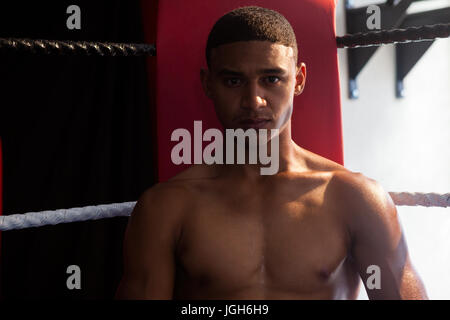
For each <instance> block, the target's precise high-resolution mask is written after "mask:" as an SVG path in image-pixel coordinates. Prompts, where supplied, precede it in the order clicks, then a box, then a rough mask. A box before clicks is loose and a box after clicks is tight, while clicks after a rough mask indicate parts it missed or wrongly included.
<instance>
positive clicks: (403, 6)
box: [345, 0, 414, 99]
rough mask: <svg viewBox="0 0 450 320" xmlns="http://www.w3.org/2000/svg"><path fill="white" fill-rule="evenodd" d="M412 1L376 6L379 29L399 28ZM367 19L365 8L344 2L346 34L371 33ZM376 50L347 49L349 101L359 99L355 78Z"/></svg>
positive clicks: (349, 0) (351, 2) (392, 0)
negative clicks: (379, 13) (377, 8)
mask: <svg viewBox="0 0 450 320" xmlns="http://www.w3.org/2000/svg"><path fill="white" fill-rule="evenodd" d="M413 1H414V0H397V1H394V0H388V1H387V2H386V3H383V4H378V7H379V8H380V10H381V29H393V28H397V27H398V26H400V24H401V23H402V22H403V20H404V19H405V17H406V10H407V9H408V7H409V6H410V5H411V3H412V2H413ZM367 18H368V16H367V7H361V8H354V7H353V1H351V0H346V1H345V19H346V26H347V34H354V33H358V32H367V31H372V30H368V29H367ZM377 49H378V47H368V48H351V49H347V50H348V54H347V60H348V71H349V72H348V74H349V86H348V88H349V98H350V99H357V98H358V97H359V90H358V84H357V82H356V78H357V76H358V74H359V73H360V72H361V70H362V69H363V68H364V66H365V65H366V64H367V62H368V61H369V60H370V59H371V58H372V56H373V54H374V53H375V52H376V51H377Z"/></svg>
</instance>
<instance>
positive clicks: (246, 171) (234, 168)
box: [221, 126, 307, 182]
mask: <svg viewBox="0 0 450 320" xmlns="http://www.w3.org/2000/svg"><path fill="white" fill-rule="evenodd" d="M272 142H273V141H272V140H271V141H269V142H268V143H267V149H266V150H267V154H268V156H269V157H272V156H273V155H272V154H271V150H272V148H271V144H272ZM278 145H279V148H278V150H277V152H278V157H277V161H278V170H277V172H276V173H275V174H278V173H283V172H290V171H306V170H307V166H306V161H305V156H304V152H303V149H302V148H301V147H299V146H298V145H297V144H296V143H295V142H294V141H293V140H292V138H291V130H290V126H288V127H287V128H285V130H283V131H281V132H280V134H279V135H278ZM248 153H249V149H248V148H247V149H246V158H245V159H246V161H245V162H246V163H245V164H237V163H236V158H237V157H236V150H235V153H234V157H235V159H234V160H235V161H234V162H233V163H232V164H224V165H223V168H222V170H221V171H222V173H223V176H226V177H228V178H235V179H244V180H248V181H253V182H256V181H258V180H261V179H264V178H265V177H267V176H265V175H262V174H261V168H264V167H267V166H268V165H267V164H263V163H261V162H260V161H259V158H258V161H257V163H256V164H249V163H248V159H249V156H248ZM273 158H274V157H272V159H273ZM269 176H270V175H269Z"/></svg>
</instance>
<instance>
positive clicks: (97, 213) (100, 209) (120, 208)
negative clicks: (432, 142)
mask: <svg viewBox="0 0 450 320" xmlns="http://www.w3.org/2000/svg"><path fill="white" fill-rule="evenodd" d="M389 194H390V196H391V197H392V200H394V203H395V204H396V205H397V206H425V207H444V208H446V207H450V193H446V194H437V193H418V192H416V193H408V192H389ZM135 204H136V201H131V202H124V203H112V204H101V205H97V206H87V207H80V208H71V209H60V210H54V211H51V210H47V211H40V212H28V213H23V214H12V215H7V216H0V231H7V230H13V229H25V228H31V227H40V226H45V225H55V224H59V223H68V222H76V221H86V220H97V219H104V218H113V217H125V216H130V214H131V212H132V211H133V208H134V206H135Z"/></svg>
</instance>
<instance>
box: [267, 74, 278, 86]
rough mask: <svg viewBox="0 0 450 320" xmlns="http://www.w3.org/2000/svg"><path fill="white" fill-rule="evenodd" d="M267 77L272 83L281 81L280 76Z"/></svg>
mask: <svg viewBox="0 0 450 320" xmlns="http://www.w3.org/2000/svg"><path fill="white" fill-rule="evenodd" d="M266 79H267V82H269V83H272V84H273V83H277V82H278V81H280V78H278V77H276V76H269V77H267V78H266Z"/></svg>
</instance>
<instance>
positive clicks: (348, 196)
mask: <svg viewBox="0 0 450 320" xmlns="http://www.w3.org/2000/svg"><path fill="white" fill-rule="evenodd" d="M329 189H331V192H330V193H331V194H332V195H333V200H334V201H336V202H338V203H339V204H341V208H342V209H343V210H344V211H345V213H346V215H350V218H351V219H355V218H362V219H364V218H367V217H370V216H375V215H395V214H396V210H395V204H394V202H393V201H392V199H391V197H390V196H389V194H388V193H387V192H386V191H385V190H384V188H383V187H382V186H381V185H380V183H378V182H377V181H376V180H374V179H371V178H369V177H366V176H365V175H363V174H362V173H359V172H352V171H350V170H338V171H335V172H333V175H332V178H331V180H330V183H329Z"/></svg>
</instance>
